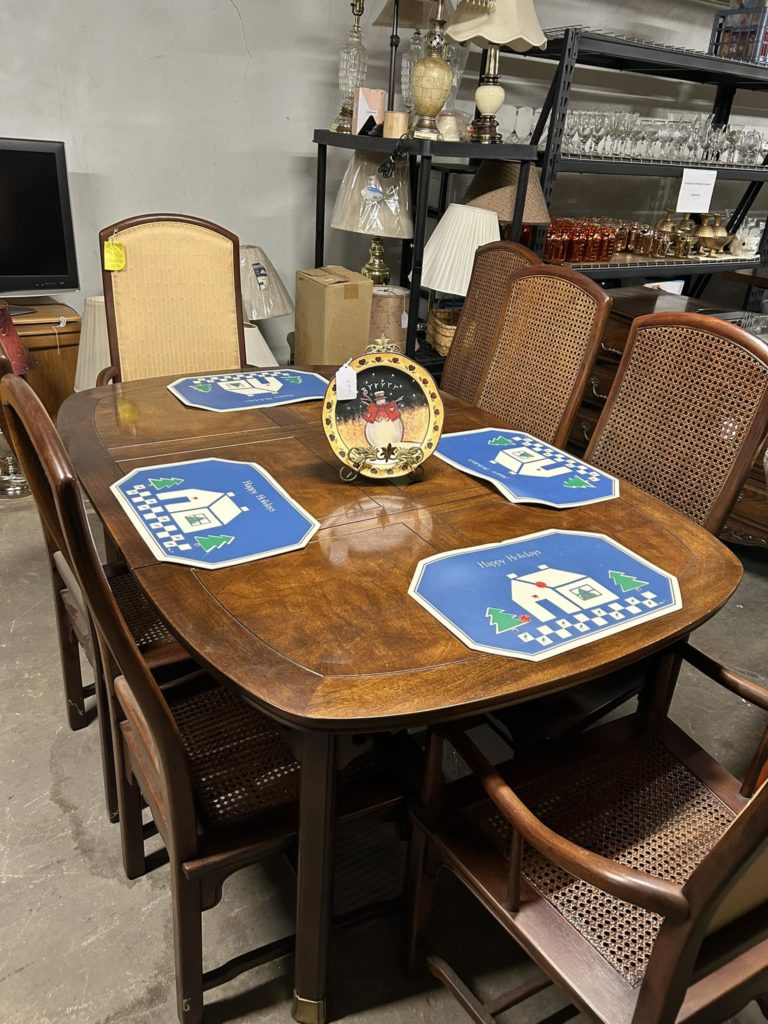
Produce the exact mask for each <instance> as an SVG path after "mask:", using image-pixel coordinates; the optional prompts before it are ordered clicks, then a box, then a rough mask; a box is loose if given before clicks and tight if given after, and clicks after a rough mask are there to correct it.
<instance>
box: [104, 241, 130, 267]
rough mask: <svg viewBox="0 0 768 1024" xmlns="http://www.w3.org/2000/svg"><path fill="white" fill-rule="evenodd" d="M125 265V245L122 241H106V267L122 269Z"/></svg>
mask: <svg viewBox="0 0 768 1024" xmlns="http://www.w3.org/2000/svg"><path fill="white" fill-rule="evenodd" d="M124 266H125V246H124V245H123V244H122V242H105V243H104V269H105V270H122V269H123V267H124Z"/></svg>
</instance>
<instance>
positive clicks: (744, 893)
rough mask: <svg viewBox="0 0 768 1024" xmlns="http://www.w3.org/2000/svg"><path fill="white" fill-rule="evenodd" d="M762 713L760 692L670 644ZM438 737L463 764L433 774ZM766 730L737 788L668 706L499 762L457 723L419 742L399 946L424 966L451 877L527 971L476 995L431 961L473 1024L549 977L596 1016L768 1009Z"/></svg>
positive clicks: (654, 1017) (700, 1021) (562, 1015)
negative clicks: (509, 984)
mask: <svg viewBox="0 0 768 1024" xmlns="http://www.w3.org/2000/svg"><path fill="white" fill-rule="evenodd" d="M679 653H680V656H682V657H684V658H687V659H689V660H691V661H692V662H693V663H694V664H695V665H696V666H697V667H698V668H700V669H702V670H703V671H704V672H705V673H706V674H707V675H709V676H710V677H711V678H712V679H714V680H716V681H717V682H718V683H720V684H722V685H724V686H725V687H727V688H728V689H730V690H732V691H733V692H734V693H736V694H738V695H739V696H740V697H741V698H743V699H746V700H748V701H751V702H752V703H753V704H754V705H756V706H757V707H759V708H762V709H763V710H764V711H768V690H765V689H763V688H762V687H759V686H756V685H755V684H753V683H751V682H750V681H749V680H747V679H745V678H743V677H742V676H739V675H737V674H736V673H733V672H730V671H728V670H726V669H723V668H722V667H721V666H720V665H718V664H717V663H716V662H713V661H712V660H711V659H709V658H707V657H705V656H704V655H702V654H700V653H699V652H698V651H696V650H694V649H693V648H690V647H689V646H688V645H685V644H683V645H681V648H680V652H679ZM445 739H447V740H448V741H449V742H450V744H451V745H452V746H453V748H454V749H455V750H456V751H457V752H458V753H459V755H460V757H461V758H462V760H463V761H464V762H465V763H466V764H467V766H468V767H469V768H470V772H471V774H470V776H468V777H466V778H464V779H460V780H459V781H458V782H453V783H450V784H445V783H444V782H443V780H442V748H443V742H444V740H445ZM767 761H768V730H766V732H765V733H764V735H763V737H762V741H761V743H760V745H759V748H758V751H757V753H756V754H755V756H754V758H753V760H752V763H751V765H750V766H749V769H748V771H747V774H746V777H745V779H744V782H743V783H742V784H739V782H738V781H737V780H736V779H735V778H734V777H733V776H732V775H730V774H729V773H728V772H727V771H726V770H725V769H724V768H723V767H722V766H721V765H720V764H718V763H717V761H715V760H714V759H713V758H711V757H710V756H709V754H707V753H706V752H705V751H704V750H702V749H701V748H700V747H698V746H697V745H696V744H695V743H694V741H693V740H692V739H691V738H690V737H689V736H687V735H686V734H685V733H684V732H682V731H681V730H680V729H678V728H677V726H675V725H674V723H673V722H672V721H671V720H670V719H669V718H668V717H667V716H666V714H664V711H663V705H661V706H659V707H658V708H655V709H653V710H652V712H651V713H649V714H647V715H643V714H641V713H640V712H636V713H634V714H632V715H628V716H627V717H625V718H623V719H620V720H618V721H613V722H610V723H608V724H605V725H602V726H599V727H598V728H596V729H594V730H592V731H591V732H588V733H585V734H583V735H581V736H578V737H575V738H574V739H573V740H571V741H570V743H569V742H565V741H563V743H562V744H558V748H557V750H556V751H555V752H552V751H548V752H547V754H546V755H544V756H542V755H541V752H538V755H531V756H530V757H528V756H525V755H524V756H522V757H520V756H516V757H515V758H514V760H512V761H510V762H508V763H507V764H505V765H502V766H500V767H498V768H496V767H493V766H492V765H491V764H490V763H489V762H488V760H487V759H486V758H485V756H484V755H483V753H482V752H481V751H480V749H479V748H478V747H477V746H476V745H475V743H474V742H473V741H472V740H471V739H470V737H469V736H468V735H467V733H466V731H463V730H462V729H460V728H456V729H450V730H449V729H446V730H444V731H443V732H442V733H440V734H438V733H435V734H434V735H433V736H432V737H431V739H430V749H429V767H428V770H427V779H426V782H425V787H424V796H423V803H422V806H420V807H419V808H417V809H416V810H415V812H414V820H415V822H416V826H417V828H416V832H415V835H414V840H413V845H412V849H411V865H410V870H411V893H412V899H411V930H410V935H409V947H408V956H409V960H410V963H411V966H412V967H414V968H415V967H416V966H417V965H418V964H420V962H421V959H422V954H423V952H424V935H425V932H426V925H427V923H428V917H429V908H430V902H431V897H432V887H433V884H434V876H435V874H436V872H437V870H438V869H439V868H446V869H448V870H449V871H451V872H452V873H453V874H454V875H456V877H458V879H459V880H460V881H461V882H462V883H463V884H464V885H465V886H466V887H467V888H468V889H469V891H470V892H472V893H473V894H474V896H475V897H476V898H477V899H478V900H479V901H480V902H481V903H482V904H483V905H484V906H485V907H486V908H487V909H488V910H489V911H490V913H491V914H492V915H493V917H494V918H495V919H496V921H497V922H498V923H499V924H501V926H502V927H503V928H504V929H505V930H506V931H507V932H508V933H509V934H510V935H511V936H512V937H513V938H514V939H515V940H516V941H517V943H518V944H519V945H520V946H521V947H522V949H523V950H524V951H525V952H526V953H527V954H528V955H529V956H530V957H531V959H533V960H534V961H535V962H536V964H537V965H538V966H539V968H540V969H541V973H540V974H539V975H538V976H537V977H534V978H532V979H531V980H529V981H527V982H526V983H525V984H522V985H520V986H518V987H517V988H516V989H515V990H513V991H511V992H508V993H505V994H503V995H500V996H498V997H497V998H495V999H493V1000H492V1001H491V1002H488V1003H482V1002H481V1001H480V999H478V998H477V997H476V996H475V995H474V993H472V992H471V991H470V989H469V988H468V987H467V986H466V985H465V984H464V982H463V981H462V980H461V978H460V977H459V976H458V975H457V974H456V973H455V972H454V970H453V969H452V968H451V967H450V966H449V965H448V964H447V963H446V961H445V960H444V959H442V958H441V957H440V956H439V955H432V954H430V955H428V957H427V965H428V967H429V969H430V971H431V972H432V973H433V974H434V975H435V976H436V977H437V978H439V979H440V980H441V981H442V982H443V983H444V984H445V985H446V986H447V987H448V988H449V989H450V990H451V991H452V992H453V994H454V995H455V996H456V997H457V998H458V999H459V1001H460V1002H461V1004H462V1005H463V1006H464V1008H465V1009H466V1010H467V1011H468V1012H469V1015H470V1016H471V1018H472V1019H473V1020H474V1021H476V1022H477V1024H494V1020H495V1017H496V1015H497V1014H499V1013H501V1012H502V1011H504V1010H506V1009H509V1008H510V1007H512V1006H515V1005H517V1004H519V1003H521V1002H523V1001H524V1000H525V999H527V998H528V997H529V996H531V995H534V994H535V993H537V992H539V991H540V990H541V989H543V988H545V987H547V986H548V985H550V984H552V983H554V984H556V985H558V986H559V987H560V988H561V990H563V991H564V992H565V994H566V996H567V999H568V1002H569V1003H570V1004H572V1005H570V1006H569V1007H564V1008H563V1009H562V1010H560V1011H557V1012H555V1013H554V1014H553V1015H552V1016H551V1017H548V1018H547V1021H548V1022H550V1024H553V1022H554V1021H557V1022H558V1024H559V1022H561V1021H565V1020H568V1019H570V1018H571V1017H573V1016H576V1014H577V1013H578V1012H580V1011H581V1012H583V1013H584V1014H585V1015H586V1017H587V1018H588V1019H589V1020H591V1021H599V1022H602V1024H673V1022H674V1024H720V1022H722V1021H724V1020H725V1019H726V1018H729V1017H730V1016H731V1015H733V1014H735V1013H738V1012H739V1011H740V1010H741V1009H742V1008H743V1007H744V1006H746V1005H747V1003H749V1002H750V1001H751V1000H753V999H757V1000H758V1001H759V1004H760V1006H761V1008H762V1010H763V1013H764V1014H765V1016H766V1017H768V1001H766V999H765V993H767V992H768V765H767V764H766V762H767Z"/></svg>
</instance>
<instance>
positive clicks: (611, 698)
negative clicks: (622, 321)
mask: <svg viewBox="0 0 768 1024" xmlns="http://www.w3.org/2000/svg"><path fill="white" fill-rule="evenodd" d="M767 432H768V345H766V343H765V341H763V340H762V339H761V338H758V337H756V336H755V335H753V334H750V333H749V331H745V330H743V329H742V328H740V327H737V326H736V325H735V324H730V323H727V322H726V321H724V320H718V319H717V318H715V317H710V316H702V315H700V314H696V313H652V314H651V315H649V316H644V317H638V318H637V319H636V320H635V321H634V323H633V324H632V327H631V329H630V332H629V337H628V339H627V344H626V348H625V349H624V356H623V358H622V360H621V364H620V366H619V370H618V373H617V374H616V379H615V382H614V385H613V387H612V389H611V392H610V395H609V396H608V401H607V402H606V404H605V408H604V410H603V413H602V415H601V417H600V420H599V421H598V424H597V426H596V428H595V432H594V434H593V436H592V439H591V441H590V443H589V447H588V448H587V451H586V454H585V456H584V458H585V460H586V461H587V462H589V463H591V464H592V465H595V466H597V467H598V468H599V469H602V470H605V471H606V472H607V473H612V474H613V475H614V476H617V477H620V478H621V479H622V480H628V481H629V482H630V483H633V484H635V486H637V487H640V488H642V489H643V490H644V491H648V492H649V493H650V494H653V495H655V496H656V497H657V498H660V499H661V500H662V501H664V502H666V504H668V505H672V506H673V507H674V508H677V509H678V510H679V511H680V512H683V513H684V514H685V515H687V516H688V517H689V518H690V519H693V520H694V521H695V522H697V523H699V524H700V525H701V526H703V527H704V528H705V529H707V530H709V531H710V532H711V533H714V534H717V533H719V531H720V529H721V528H722V526H723V524H724V523H725V521H726V519H727V518H728V516H729V514H730V511H731V508H732V507H733V505H734V503H735V501H736V499H737V497H738V495H739V491H740V490H741V488H742V485H743V484H744V481H745V479H746V477H747V476H748V474H749V471H750V469H751V467H752V463H753V462H754V460H755V456H756V455H757V452H758V449H759V448H760V445H761V444H762V443H763V441H764V439H765V436H766V433H767ZM645 681H646V677H645V674H644V667H643V665H640V666H638V668H637V670H636V671H635V672H633V673H627V674H623V675H621V676H618V677H609V678H607V679H603V680H597V681H596V682H593V683H587V684H585V685H584V686H579V687H575V688H574V689H573V690H569V691H567V692H566V693H563V694H558V695H555V696H553V697H546V698H542V699H541V700H538V701H533V702H531V703H530V704H529V705H526V706H525V707H521V708H520V709H519V711H518V710H514V711H512V710H510V711H508V712H505V713H504V714H503V715H502V718H503V721H504V724H505V725H506V727H507V728H508V729H509V730H510V731H511V733H512V734H513V735H514V736H515V738H516V739H517V740H518V742H519V743H520V744H524V743H528V742H539V741H541V740H542V739H557V738H558V737H560V736H563V735H566V734H567V733H569V732H573V731H574V730H578V729H583V728H585V727H587V726H588V725H591V724H592V723H593V722H595V721H597V720H599V719H600V718H601V717H603V716H604V715H605V714H607V713H608V712H609V711H611V710H613V709H614V708H616V707H618V706H619V705H621V704H622V703H624V702H625V701H627V700H630V699H631V698H632V697H634V696H635V695H636V694H637V693H638V692H639V691H640V690H641V689H642V688H643V686H644V685H645Z"/></svg>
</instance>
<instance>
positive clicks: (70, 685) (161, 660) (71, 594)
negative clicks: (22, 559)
mask: <svg viewBox="0 0 768 1024" xmlns="http://www.w3.org/2000/svg"><path fill="white" fill-rule="evenodd" d="M12 373H13V368H12V365H11V361H10V359H9V358H8V356H7V354H6V352H5V349H4V347H3V345H2V343H1V342H0V379H3V378H5V377H6V375H10V374H12ZM0 430H2V432H3V434H4V435H5V436H6V437H7V438H8V439H9V441H10V433H9V432H8V431H7V427H6V423H5V416H4V414H3V411H2V407H1V406H0ZM33 493H34V490H33ZM35 497H36V498H37V496H36V495H35ZM38 509H39V510H40V512H41V524H42V528H43V538H44V540H45V545H46V552H47V555H48V567H49V569H50V572H51V585H52V587H53V601H54V611H55V616H56V628H57V633H58V639H59V653H60V656H61V671H62V679H63V683H64V702H65V707H66V712H67V722H68V724H69V727H70V729H73V730H77V729H82V728H84V727H85V726H86V725H88V723H89V721H90V717H91V716H90V714H89V711H88V708H87V704H86V702H87V701H88V699H89V698H90V697H94V696H95V698H96V712H97V715H98V718H99V728H100V731H101V755H102V769H103V774H104V788H105V796H106V802H107V811H108V813H109V816H110V818H111V819H112V820H113V821H114V820H116V819H117V813H118V810H117V792H116V789H115V777H114V774H115V773H114V759H113V755H112V739H111V732H110V730H109V714H108V712H107V706H106V698H105V695H104V680H103V666H102V664H101V661H100V658H99V651H98V645H97V644H96V643H95V642H94V639H93V628H92V624H91V619H90V615H89V614H88V610H87V608H86V605H85V601H84V600H83V595H82V592H81V590H80V586H79V584H78V583H77V581H76V579H75V577H74V574H73V573H72V571H71V569H70V567H69V564H68V562H67V559H66V558H65V557H64V555H63V554H62V550H63V545H62V531H61V528H60V524H59V523H58V521H57V520H56V518H55V517H54V516H53V515H52V514H51V515H46V514H43V511H42V509H40V505H39V504H38ZM105 572H106V574H107V576H108V578H109V583H110V587H111V588H112V592H113V594H114V596H115V600H116V601H117V602H118V604H119V605H120V608H121V609H122V612H123V615H124V616H125V619H126V622H127V623H128V625H129V628H130V630H131V633H132V635H133V637H134V639H135V641H136V644H137V645H138V647H139V650H140V651H141V652H142V655H143V656H144V658H145V659H146V661H147V664H148V665H149V666H150V668H151V669H152V670H153V671H155V672H158V673H160V674H170V673H172V671H173V669H174V668H181V667H182V666H184V665H185V664H186V663H187V662H188V661H189V655H188V654H187V652H186V651H184V650H183V648H182V647H181V646H180V645H179V644H178V643H177V642H176V639H175V638H174V636H173V635H172V634H171V632H170V630H169V629H168V627H167V626H166V625H165V623H164V622H163V621H162V620H161V619H160V617H159V616H158V614H157V612H155V610H154V609H153V608H152V606H151V605H150V604H149V602H148V601H147V599H146V598H145V597H144V595H143V593H142V591H141V589H140V588H139V585H138V584H137V583H136V580H135V579H134V577H133V576H132V574H131V573H130V572H128V570H127V569H126V568H125V566H124V565H122V564H120V563H113V564H109V565H107V566H105ZM80 648H82V649H83V651H84V652H85V655H86V657H87V659H88V661H89V662H90V665H91V668H92V669H93V677H94V682H93V683H85V682H84V680H83V674H82V668H81V663H80Z"/></svg>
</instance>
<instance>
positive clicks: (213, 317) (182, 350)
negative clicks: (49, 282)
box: [99, 214, 245, 381]
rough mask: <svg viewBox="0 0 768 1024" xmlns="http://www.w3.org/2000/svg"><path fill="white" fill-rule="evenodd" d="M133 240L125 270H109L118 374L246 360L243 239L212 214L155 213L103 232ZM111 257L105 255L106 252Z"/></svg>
mask: <svg viewBox="0 0 768 1024" xmlns="http://www.w3.org/2000/svg"><path fill="white" fill-rule="evenodd" d="M99 237H100V241H101V251H102V254H103V251H104V242H105V241H114V242H119V243H120V244H122V245H123V246H124V247H125V267H124V269H123V270H115V271H110V270H103V271H102V274H103V279H104V299H105V304H106V311H107V328H108V334H109V347H110V356H111V360H112V365H113V366H114V367H116V368H117V370H118V377H117V379H118V380H124V381H129V380H137V379H141V378H144V377H162V376H164V375H166V374H176V373H178V374H182V373H204V372H210V371H212V370H233V369H238V368H239V367H241V366H243V365H245V341H244V332H243V311H242V301H241V292H240V265H239V242H238V239H237V237H236V236H235V235H233V234H231V233H230V232H228V231H226V230H225V229H224V228H221V227H219V226H218V225H216V224H211V223H209V222H208V221H202V220H196V219H194V218H191V217H182V216H180V215H179V216H177V215H174V214H153V215H146V216H142V217H136V218H131V219H130V220H125V221H121V222H119V223H118V224H112V225H110V226H109V227H107V228H104V230H103V231H102V232H101V233H100V236H99ZM102 261H103V257H102Z"/></svg>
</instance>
